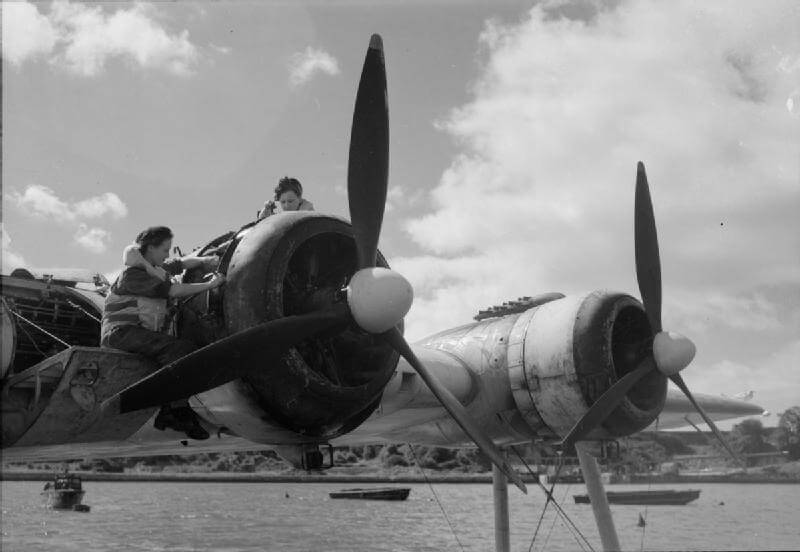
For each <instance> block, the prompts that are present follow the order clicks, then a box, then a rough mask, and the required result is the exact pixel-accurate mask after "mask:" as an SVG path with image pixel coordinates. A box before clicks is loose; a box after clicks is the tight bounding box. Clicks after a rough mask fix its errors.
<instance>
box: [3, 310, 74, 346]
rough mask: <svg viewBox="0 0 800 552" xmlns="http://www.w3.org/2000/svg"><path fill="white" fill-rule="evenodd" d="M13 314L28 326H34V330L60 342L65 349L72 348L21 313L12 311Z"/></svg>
mask: <svg viewBox="0 0 800 552" xmlns="http://www.w3.org/2000/svg"><path fill="white" fill-rule="evenodd" d="M11 312H12V313H14V316H16V317H18V318H19V319H20V320H23V321H25V322H27V323H28V324H30V325H31V326H33V327H34V328H36V329H37V330H39V331H40V332H42V333H43V334H45V335H47V336H49V337H51V338H53V339H55V340H56V341H58V342H59V343H61V344H62V345H63V346H64V347H67V348H69V347H71V346H72V345H70V344H69V343H67V342H66V341H64V340H63V339H60V338H58V337H57V336H55V335H53V334H51V333H50V332H48V331H47V330H45V329H44V328H42V327H41V326H39V325H37V324H36V323H34V322H31V321H30V320H28V319H27V318H25V317H24V316H22V315H21V314H20V313H18V312H17V311H15V310H12V311H11ZM37 349H38V347H37ZM40 352H41V351H40Z"/></svg>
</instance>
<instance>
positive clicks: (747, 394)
mask: <svg viewBox="0 0 800 552" xmlns="http://www.w3.org/2000/svg"><path fill="white" fill-rule="evenodd" d="M755 394H756V392H755V391H753V390H752V389H751V390H750V391H742V392H741V393H736V394H735V395H734V396H733V397H729V396H728V395H726V394H725V393H720V395H722V396H723V397H725V398H726V399H736V400H737V401H749V400H750V399H752V398H753V395H755Z"/></svg>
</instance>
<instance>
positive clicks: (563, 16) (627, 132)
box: [392, 1, 800, 337]
mask: <svg viewBox="0 0 800 552" xmlns="http://www.w3.org/2000/svg"><path fill="white" fill-rule="evenodd" d="M613 4H614V5H613V6H611V7H598V5H597V4H593V3H591V4H587V3H586V2H555V3H547V4H545V5H544V6H541V5H540V6H537V7H534V8H533V9H531V11H530V12H529V13H528V14H527V15H526V16H525V17H524V18H523V20H522V21H520V22H518V23H514V24H503V23H499V22H489V23H487V25H486V27H485V29H484V32H483V33H482V35H481V38H480V51H481V54H480V55H481V63H482V69H481V73H480V75H479V77H478V78H477V79H476V81H475V82H474V83H473V86H472V98H471V100H470V101H468V102H467V103H466V104H464V105H462V106H460V107H458V108H455V109H453V110H452V111H451V112H450V113H449V114H448V115H447V116H446V117H445V118H443V119H442V120H440V121H438V122H437V126H438V128H440V129H441V130H442V131H443V132H446V133H448V134H449V135H450V136H451V137H452V138H453V140H454V142H455V143H456V144H457V145H458V147H459V148H460V152H459V153H458V154H457V155H456V156H455V157H454V158H453V160H452V162H451V163H450V165H449V167H448V168H447V169H446V170H445V171H444V173H443V175H442V177H441V179H440V181H439V183H438V185H437V186H436V187H435V188H434V189H433V190H432V191H431V194H430V201H429V202H428V205H430V206H432V208H431V211H430V212H428V213H424V214H422V215H421V216H419V217H417V218H416V219H413V220H411V221H409V222H408V224H407V231H408V232H409V234H410V236H411V237H412V239H413V240H414V241H415V242H416V243H418V244H419V245H420V246H421V247H422V248H423V249H424V250H425V251H426V252H427V255H428V256H420V257H417V258H407V259H400V260H397V259H395V260H393V263H392V264H393V266H395V267H397V268H398V269H400V270H406V269H407V270H409V277H410V279H411V281H412V283H413V284H414V286H415V290H416V292H417V295H418V296H419V297H422V298H423V299H422V300H421V301H419V300H418V301H417V302H415V305H414V308H413V309H412V311H411V313H410V316H409V323H408V327H409V329H410V330H411V331H412V332H413V333H412V334H411V335H412V337H417V336H419V335H422V333H418V331H420V332H425V331H427V330H432V329H435V328H434V327H433V324H430V323H429V321H431V320H436V321H437V322H438V323H439V325H438V328H441V327H442V326H447V325H452V324H453V323H457V322H462V321H464V319H465V315H467V316H468V317H471V316H472V314H474V312H472V311H473V310H475V305H477V306H486V305H489V304H492V303H495V302H497V301H503V300H508V299H513V298H515V297H517V296H520V295H533V294H536V293H538V292H542V291H551V290H553V291H562V292H565V293H571V292H575V291H580V290H586V289H597V288H612V289H621V290H626V291H628V292H630V293H633V294H637V295H638V293H637V286H636V282H635V272H634V260H633V235H632V234H633V195H634V194H633V191H634V182H635V174H636V161H638V160H642V161H644V162H645V164H646V166H647V170H648V175H649V177H650V184H651V190H652V195H653V200H654V204H655V214H656V219H657V223H658V226H659V242H660V244H661V260H662V264H663V267H664V269H663V277H664V286H665V297H666V298H667V300H671V299H670V297H682V296H685V295H686V294H689V293H694V295H693V296H692V299H693V300H695V301H696V302H695V303H693V308H694V309H697V310H698V311H699V314H701V315H702V316H705V317H706V318H710V319H713V320H719V321H722V323H724V324H727V325H728V326H729V327H736V328H741V327H743V326H747V327H749V328H752V329H757V330H769V329H771V328H774V327H775V324H776V322H775V316H774V305H770V304H768V301H766V300H765V299H763V298H756V296H755V295H754V294H756V293H757V291H758V289H759V287H760V286H766V285H779V284H783V283H792V285H796V282H797V279H796V276H797V275H798V274H800V262H798V258H797V256H796V255H787V254H786V252H788V251H797V250H799V249H800V231H798V225H797V222H796V212H797V207H798V202H799V201H800V188H798V186H797V182H798V181H800V175H798V165H797V153H796V146H797V132H798V126H797V125H798V119H797V118H796V117H794V116H792V114H791V113H790V112H789V111H788V110H787V97H789V96H790V95H791V94H792V91H793V90H796V89H797V82H798V78H800V66H798V64H797V63H796V60H797V59H798V55H800V35H798V33H797V32H796V30H797V28H798V27H800V12H798V10H797V9H796V8H795V6H794V3H793V2H790V1H789V2H778V1H776V2H771V3H769V4H764V5H762V4H753V3H748V2H741V3H738V4H737V9H731V6H730V5H729V4H728V3H719V4H709V3H704V4H703V5H702V6H698V5H697V4H696V3H693V2H688V1H687V2H667V3H664V2H657V1H653V2H649V1H641V2H622V3H613ZM569 6H577V7H581V6H583V7H584V8H585V7H587V6H588V7H590V8H591V9H582V10H572V11H571V10H570V9H567V8H568V7H569ZM415 278H419V280H415ZM443 278H446V279H447V286H446V289H443V288H441V287H439V285H440V283H441V282H440V281H441V280H442V279H443ZM793 278H794V279H793ZM671 294H672V295H671ZM681 294H684V295H681ZM465 297H468V298H470V301H469V304H470V305H471V308H470V312H469V313H467V312H465V309H466V308H467V307H465ZM666 310H667V309H666V308H665V312H666ZM692 314H698V313H690V312H684V313H676V314H675V315H674V316H676V317H678V316H685V317H687V318H688V317H690V316H691V315H692ZM748 314H754V316H751V317H749V318H748V316H747V315H748ZM417 328H420V330H418V329H417Z"/></svg>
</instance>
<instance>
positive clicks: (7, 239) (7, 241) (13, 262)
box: [0, 222, 26, 274]
mask: <svg viewBox="0 0 800 552" xmlns="http://www.w3.org/2000/svg"><path fill="white" fill-rule="evenodd" d="M0 236H2V251H3V256H2V266H0V273H3V274H10V273H11V271H13V270H14V269H15V268H20V267H25V266H26V263H25V259H23V258H22V255H20V254H19V253H17V252H16V251H14V250H13V249H12V248H11V236H9V235H8V232H7V231H6V227H5V224H4V223H2V222H0Z"/></svg>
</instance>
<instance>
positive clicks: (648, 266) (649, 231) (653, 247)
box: [634, 161, 661, 335]
mask: <svg viewBox="0 0 800 552" xmlns="http://www.w3.org/2000/svg"><path fill="white" fill-rule="evenodd" d="M634 204H635V207H634V210H635V215H634V242H635V248H636V279H637V281H638V282H639V293H640V294H641V296H642V304H643V305H644V310H645V312H646V313H647V318H648V319H649V320H650V327H651V328H652V330H653V335H655V334H657V333H658V332H660V331H661V261H660V260H659V256H658V236H657V235H656V219H655V216H654V215H653V202H652V200H651V199H650V188H649V186H648V185H647V175H646V174H645V172H644V164H643V163H642V162H641V161H639V164H638V165H637V166H636V199H635V202H634Z"/></svg>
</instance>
